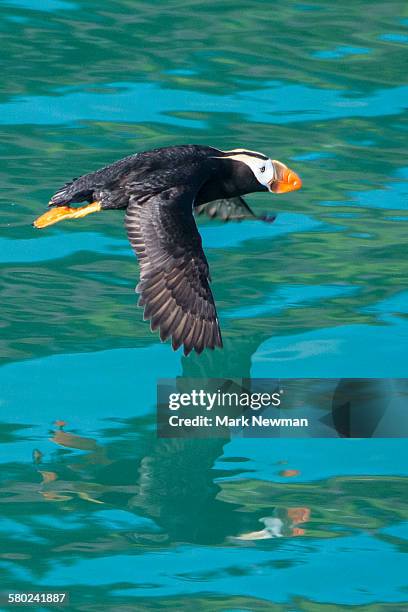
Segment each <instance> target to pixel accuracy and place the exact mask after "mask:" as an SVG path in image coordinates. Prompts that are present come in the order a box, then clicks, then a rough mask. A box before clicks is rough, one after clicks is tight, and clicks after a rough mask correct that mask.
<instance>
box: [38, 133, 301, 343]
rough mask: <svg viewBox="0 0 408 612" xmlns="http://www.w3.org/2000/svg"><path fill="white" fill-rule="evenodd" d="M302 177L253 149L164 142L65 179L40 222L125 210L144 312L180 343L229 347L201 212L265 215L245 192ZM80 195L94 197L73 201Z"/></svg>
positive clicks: (278, 188)
mask: <svg viewBox="0 0 408 612" xmlns="http://www.w3.org/2000/svg"><path fill="white" fill-rule="evenodd" d="M301 185H302V182H301V180H300V178H299V177H298V176H297V174H295V172H293V171H292V170H289V168H287V167H286V166H285V165H284V164H282V163H281V162H279V161H276V160H271V159H269V158H268V157H267V156H266V155H263V154H262V153H257V152H255V151H249V150H246V149H233V150H231V151H221V150H219V149H216V148H213V147H209V146H202V145H182V146H173V147H165V148H160V149H155V150H152V151H146V152H143V153H137V154H135V155H130V156H129V157H125V158H124V159H121V160H119V161H117V162H115V163H113V164H111V165H109V166H105V167H104V168H101V169H100V170H97V171H96V172H92V173H90V174H85V175H83V176H81V177H80V178H77V179H74V180H72V181H71V182H69V183H66V184H65V185H64V187H62V189H60V190H59V191H57V192H56V193H55V195H53V197H52V198H51V200H50V202H49V206H50V207H51V209H50V210H48V211H47V212H46V213H44V214H43V215H41V216H40V217H38V218H37V219H36V220H35V221H34V224H33V225H34V226H35V227H37V228H40V229H41V228H44V227H47V226H48V225H52V224H54V223H57V222H59V221H62V220H63V219H78V218H80V217H85V216H86V215H88V214H90V213H93V212H98V211H101V210H110V209H126V216H125V225H126V230H127V234H128V238H129V241H130V244H131V246H132V247H133V249H134V251H135V253H136V255H137V257H138V260H139V262H140V282H139V284H138V285H137V287H136V292H137V293H139V294H140V299H139V305H140V306H143V307H144V319H145V320H147V319H150V322H151V329H152V330H156V329H159V332H160V338H161V340H162V341H165V340H167V339H168V338H170V337H171V339H172V346H173V349H174V350H176V349H178V348H179V347H180V346H181V345H184V353H185V355H188V354H189V353H190V352H191V351H192V350H195V351H196V352H197V353H201V352H202V351H203V350H204V349H205V348H211V349H214V348H215V347H222V338H221V331H220V326H219V322H218V317H217V311H216V308H215V303H214V298H213V295H212V292H211V289H210V285H209V282H210V274H209V268H208V262H207V259H206V257H205V254H204V251H203V249H202V246H201V237H200V234H199V232H198V229H197V225H196V223H195V220H194V214H196V215H199V214H203V213H204V214H207V215H208V216H209V217H212V218H219V219H224V220H228V219H246V218H253V219H256V218H258V219H262V220H264V221H271V220H273V218H274V217H272V218H271V217H267V216H262V217H257V215H255V213H254V212H253V211H252V210H251V209H250V207H249V206H248V204H247V203H246V202H245V200H243V199H242V196H243V195H245V194H247V193H252V192H256V191H270V192H272V193H285V192H289V191H294V190H296V189H299V188H300V187H301ZM73 202H88V204H86V205H85V206H80V207H76V208H75V207H71V206H70V204H71V203H73Z"/></svg>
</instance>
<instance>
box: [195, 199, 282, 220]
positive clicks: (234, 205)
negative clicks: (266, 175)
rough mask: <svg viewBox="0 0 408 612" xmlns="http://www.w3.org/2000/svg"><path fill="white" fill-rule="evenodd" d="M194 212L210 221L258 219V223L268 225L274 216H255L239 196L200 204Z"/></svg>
mask: <svg viewBox="0 0 408 612" xmlns="http://www.w3.org/2000/svg"><path fill="white" fill-rule="evenodd" d="M194 212H195V214H196V215H197V216H198V215H202V214H204V213H205V214H207V215H208V217H210V218H211V219H221V220H222V221H231V220H235V221H241V220H242V219H259V221H266V222H268V223H271V222H272V221H275V215H257V214H255V213H254V211H253V210H252V209H251V208H250V207H249V206H248V204H247V203H246V202H245V200H244V199H243V198H241V197H240V196H237V197H235V198H223V199H221V200H213V201H212V202H207V203H206V204H200V205H199V206H196V207H195V208H194Z"/></svg>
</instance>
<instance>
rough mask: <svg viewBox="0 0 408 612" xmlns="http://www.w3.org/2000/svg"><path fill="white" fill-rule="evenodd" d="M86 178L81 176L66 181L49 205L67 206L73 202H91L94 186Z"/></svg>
mask: <svg viewBox="0 0 408 612" xmlns="http://www.w3.org/2000/svg"><path fill="white" fill-rule="evenodd" d="M85 178H86V177H82V176H81V177H79V178H75V179H72V181H69V182H68V183H65V185H64V186H63V187H61V189H58V191H57V192H56V193H54V195H53V196H52V198H51V200H50V201H49V203H48V206H66V205H67V204H71V203H72V202H85V201H88V202H91V201H92V194H93V188H92V187H91V186H90V184H89V181H86V180H84V179H85Z"/></svg>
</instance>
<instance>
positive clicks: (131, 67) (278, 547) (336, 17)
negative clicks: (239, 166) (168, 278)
mask: <svg viewBox="0 0 408 612" xmlns="http://www.w3.org/2000/svg"><path fill="white" fill-rule="evenodd" d="M404 11H405V13H404ZM0 18H1V27H2V39H3V54H2V56H3V57H2V75H3V82H4V87H3V89H2V91H1V93H0V130H1V135H2V137H1V142H0V155H1V162H2V163H1V167H0V174H1V185H2V194H1V198H2V211H3V214H2V220H1V226H2V233H1V238H0V250H1V261H2V262H3V263H2V284H3V292H2V300H1V303H0V309H1V325H2V334H1V346H2V351H1V357H2V358H3V362H4V364H3V367H2V368H1V370H0V406H1V417H0V421H1V422H0V440H1V442H2V458H1V467H2V484H1V491H0V504H1V511H2V512H1V516H2V519H1V520H0V530H1V532H2V535H1V547H0V549H1V550H0V568H1V572H2V574H1V575H2V578H1V588H2V589H6V590H17V589H19V590H33V589H35V590H40V589H52V590H58V589H64V590H68V591H69V592H70V596H71V604H70V608H71V609H73V610H102V609H103V610H117V609H123V610H128V609H129V610H130V609H132V610H134V609H137V610H139V609H140V610H155V609H174V610H209V611H212V610H228V611H238V610H268V611H269V610H271V611H273V612H275V611H279V612H280V611H281V610H282V611H283V610H290V611H292V612H294V611H298V610H307V611H309V610H310V611H313V612H314V611H320V610H328V611H331V610H345V609H349V607H351V606H353V608H352V609H353V610H354V609H356V610H364V612H366V611H370V612H371V611H378V610H380V611H382V610H387V611H388V610H390V611H394V610H397V611H398V610H402V609H403V608H404V602H405V604H406V601H407V595H406V586H405V584H404V583H405V582H406V579H405V576H406V571H404V558H403V553H404V543H405V540H406V537H407V528H406V524H407V523H406V520H407V512H406V504H405V500H406V493H405V491H406V480H405V478H404V477H405V476H406V458H407V452H406V443H405V441H404V440H381V439H377V440H330V439H325V440H324V439H322V440H312V439H305V440H284V439H273V440H264V439H262V440H261V439H259V440H250V439H242V438H234V439H233V440H230V441H227V440H191V441H188V440H177V441H176V440H170V441H166V440H157V439H156V436H155V417H154V409H155V401H156V380H157V379H158V378H159V377H175V376H182V375H184V376H211V377H219V376H223V377H228V376H235V377H244V378H245V377H249V376H252V377H274V378H275V377H285V376H291V377H308V376H309V377H347V376H359V377H365V376H377V377H381V376H390V377H405V376H407V366H406V361H407V360H406V355H407V348H408V324H407V315H408V286H407V263H406V262H407V255H408V248H407V241H406V227H407V225H406V223H407V221H408V215H407V210H408V205H407V201H408V200H407V195H408V187H407V178H408V165H407V162H406V156H405V157H404V152H405V150H404V146H405V149H406V136H407V122H406V117H405V116H404V106H406V101H407V92H408V84H407V82H406V72H407V70H406V53H407V41H408V30H407V26H408V19H407V14H406V6H405V3H404V2H402V1H400V0H391V1H390V2H387V3H372V2H367V0H359V1H357V2H353V3H348V4H347V6H346V7H345V6H344V4H340V3H334V2H330V1H329V0H321V1H311V2H306V3H302V2H296V1H295V2H294V1H291V0H289V1H288V2H285V3H278V2H270V3H265V2H260V1H253V2H242V1H241V0H235V2H231V1H229V0H222V1H218V2H211V1H210V2H205V3H202V2H195V1H193V2H190V3H187V4H186V3H182V2H178V1H173V0H170V1H168V2H156V3H154V4H151V5H148V4H146V3H143V2H138V1H133V2H130V1H129V0H115V1H114V2H108V3H103V4H101V3H97V2H95V0H80V1H78V2H71V1H66V0H47V1H45V0H4V1H3V2H1V4H0ZM186 142H196V143H205V144H211V145H213V146H217V147H220V148H224V149H227V148H234V147H242V146H243V147H247V148H250V149H254V150H259V151H263V152H264V153H268V154H269V155H270V156H271V157H272V158H275V159H280V160H282V161H283V162H285V163H287V164H288V165H289V166H291V167H293V168H294V169H295V170H296V172H298V173H299V175H300V176H301V177H302V179H303V185H304V186H303V189H302V191H300V192H296V193H293V194H288V195H286V196H282V197H272V196H270V195H268V194H256V195H253V196H249V197H248V202H250V204H251V206H252V207H253V208H254V209H255V210H256V211H257V212H259V213H261V212H263V211H268V212H274V213H277V215H278V216H277V219H276V221H275V222H274V223H273V224H263V223H257V222H243V223H238V224H233V223H229V224H225V225H224V224H222V223H218V222H214V221H206V220H203V221H201V219H200V230H201V232H202V236H203V243H204V246H205V249H206V253H207V256H208V259H209V263H210V266H211V271H212V277H213V291H214V295H215V297H216V301H217V305H218V310H219V315H220V320H221V325H222V329H223V333H224V341H225V348H224V350H223V351H218V352H215V353H206V354H204V355H202V356H201V357H198V356H196V355H191V356H190V357H189V358H188V359H186V358H184V357H182V356H181V355H180V353H179V352H178V353H173V352H172V351H171V349H170V348H169V346H168V345H162V344H160V342H158V340H157V337H156V336H155V335H153V334H151V333H150V332H149V331H148V325H147V324H146V323H144V322H143V321H142V316H141V311H140V310H138V309H137V308H136V307H135V296H134V291H133V289H134V286H135V284H136V281H137V277H138V266H137V263H136V261H135V259H134V256H133V253H132V252H131V249H130V247H129V245H128V242H127V240H126V237H125V232H124V229H123V223H122V217H123V215H122V213H121V212H118V211H113V212H110V213H109V212H105V213H103V214H100V215H92V216H90V217H88V218H86V219H83V220H80V221H77V222H71V223H69V222H67V223H66V224H58V225H57V226H55V227H51V228H49V229H48V230H44V231H43V232H36V231H35V230H34V229H33V228H32V227H31V222H32V220H33V218H34V217H35V216H37V215H38V214H40V213H41V212H42V211H43V210H44V208H45V204H46V202H47V201H48V200H49V196H50V195H51V194H52V193H53V192H54V191H55V190H56V188H58V187H59V186H60V185H61V184H63V183H64V182H65V181H66V180H68V179H70V178H71V177H73V176H78V175H80V174H81V173H84V172H87V171H91V170H94V169H96V168H98V167H100V166H102V165H105V164H106V163H108V162H110V161H113V160H115V159H117V158H120V157H123V156H125V155H127V154H129V153H132V152H134V151H141V150H145V149H150V148H153V147H157V146H166V145H171V144H175V143H186ZM56 421H57V422H58V421H63V422H64V423H65V425H61V424H60V425H58V424H55V423H56ZM404 521H405V522H404Z"/></svg>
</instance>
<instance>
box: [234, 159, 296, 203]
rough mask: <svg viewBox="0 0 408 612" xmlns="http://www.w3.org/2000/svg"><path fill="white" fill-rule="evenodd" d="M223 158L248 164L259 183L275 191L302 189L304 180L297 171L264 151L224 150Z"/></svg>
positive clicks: (283, 191)
mask: <svg viewBox="0 0 408 612" xmlns="http://www.w3.org/2000/svg"><path fill="white" fill-rule="evenodd" d="M222 153H223V159H232V160H234V161H238V162H241V163H243V164H245V165H246V166H248V168H249V169H250V170H251V172H252V173H253V174H254V176H255V178H256V180H257V181H258V183H260V184H261V185H263V186H264V187H266V188H267V189H268V190H269V191H271V192H273V193H285V192H288V191H294V190H296V189H300V187H301V186H302V181H301V180H300V178H299V177H298V176H297V174H296V173H295V172H293V171H292V170H289V168H288V167H287V166H285V164H282V162H279V161H277V160H275V159H269V157H266V155H263V153H258V152H257V151H249V150H247V149H233V150H232V151H222Z"/></svg>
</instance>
